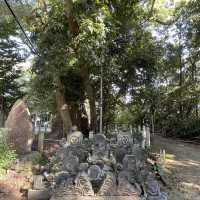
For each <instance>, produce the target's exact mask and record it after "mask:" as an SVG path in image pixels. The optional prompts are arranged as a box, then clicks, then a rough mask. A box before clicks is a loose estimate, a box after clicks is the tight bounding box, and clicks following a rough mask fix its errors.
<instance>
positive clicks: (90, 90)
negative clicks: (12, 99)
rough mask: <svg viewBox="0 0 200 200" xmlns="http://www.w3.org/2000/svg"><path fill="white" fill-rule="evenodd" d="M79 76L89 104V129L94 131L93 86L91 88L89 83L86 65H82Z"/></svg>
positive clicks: (95, 116) (95, 125)
mask: <svg viewBox="0 0 200 200" xmlns="http://www.w3.org/2000/svg"><path fill="white" fill-rule="evenodd" d="M81 76H82V78H83V82H84V87H85V90H86V93H87V97H88V99H89V104H90V116H91V124H90V129H91V130H93V131H94V132H96V128H97V124H96V123H97V115H96V105H95V98H94V92H93V88H92V85H91V83H90V78H89V72H88V67H86V66H82V68H81Z"/></svg>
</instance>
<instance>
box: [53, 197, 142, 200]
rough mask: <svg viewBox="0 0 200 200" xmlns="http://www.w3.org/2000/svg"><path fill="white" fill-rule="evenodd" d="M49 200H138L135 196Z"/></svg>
mask: <svg viewBox="0 0 200 200" xmlns="http://www.w3.org/2000/svg"><path fill="white" fill-rule="evenodd" d="M50 200H139V197H136V196H65V197H59V198H54V197H52V198H51V199H50Z"/></svg>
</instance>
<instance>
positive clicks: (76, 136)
mask: <svg viewBox="0 0 200 200" xmlns="http://www.w3.org/2000/svg"><path fill="white" fill-rule="evenodd" d="M67 142H68V143H69V144H81V143H82V142H83V134H82V133H81V132H80V131H78V128H77V126H72V130H71V133H70V134H69V135H68V136H67Z"/></svg>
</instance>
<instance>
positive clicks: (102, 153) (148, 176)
mask: <svg viewBox="0 0 200 200" xmlns="http://www.w3.org/2000/svg"><path fill="white" fill-rule="evenodd" d="M72 138H73V139H72ZM141 142H142V141H141V140H139V137H138V136H136V135H134V136H133V135H131V134H130V133H127V132H126V133H125V132H123V133H120V134H118V135H112V137H111V138H109V139H108V138H106V137H105V135H103V134H96V135H94V138H92V139H90V140H83V139H82V136H81V135H80V133H79V135H78V134H77V132H76V130H75V131H74V134H73V132H72V133H71V135H70V136H69V138H68V141H67V142H64V141H63V144H62V148H60V150H59V151H58V152H57V154H56V156H55V159H54V160H52V166H53V167H54V169H53V170H54V171H55V182H54V184H55V187H54V188H55V189H54V190H55V191H54V195H53V197H52V199H51V200H65V199H67V197H68V196H94V195H95V196H131V198H132V199H146V200H167V195H166V194H165V193H162V192H161V191H160V187H159V185H158V183H157V181H156V179H155V178H154V175H153V173H151V170H150V166H149V165H148V163H147V152H146V150H145V149H142V147H141V146H142V144H141Z"/></svg>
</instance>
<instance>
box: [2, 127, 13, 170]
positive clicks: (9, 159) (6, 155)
mask: <svg viewBox="0 0 200 200" xmlns="http://www.w3.org/2000/svg"><path fill="white" fill-rule="evenodd" d="M3 132H4V130H3V129H0V170H2V169H6V168H8V167H9V166H10V165H11V164H12V163H13V162H14V161H15V159H16V154H15V151H14V150H11V149H10V147H9V146H8V145H7V144H6V143H5V141H4V136H3Z"/></svg>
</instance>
